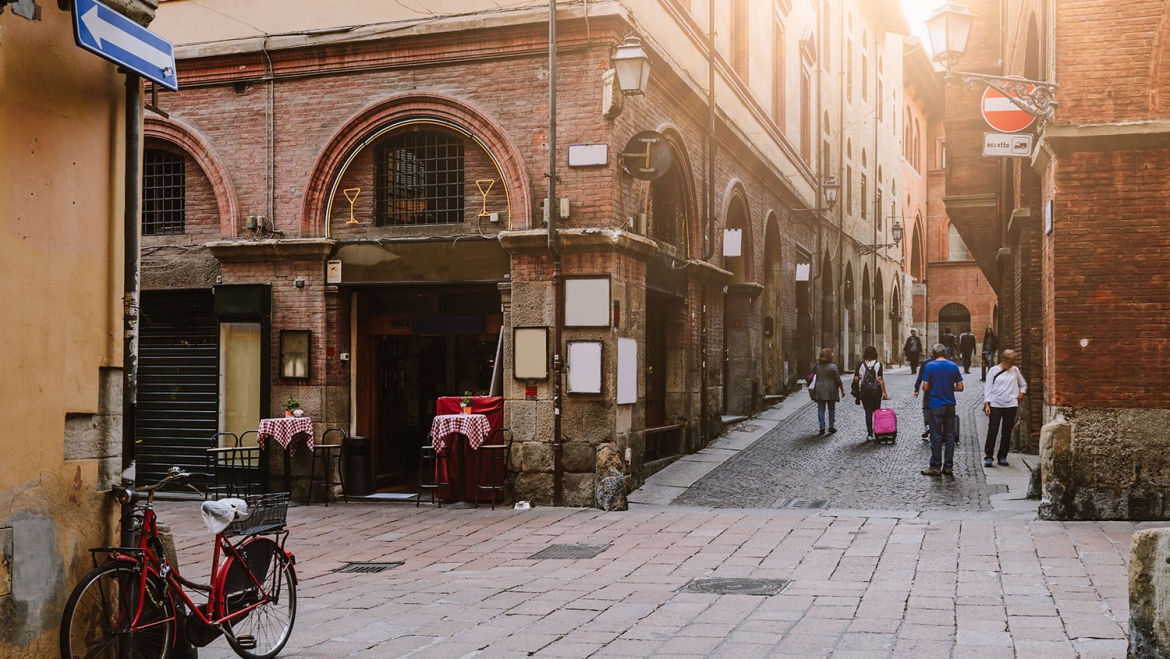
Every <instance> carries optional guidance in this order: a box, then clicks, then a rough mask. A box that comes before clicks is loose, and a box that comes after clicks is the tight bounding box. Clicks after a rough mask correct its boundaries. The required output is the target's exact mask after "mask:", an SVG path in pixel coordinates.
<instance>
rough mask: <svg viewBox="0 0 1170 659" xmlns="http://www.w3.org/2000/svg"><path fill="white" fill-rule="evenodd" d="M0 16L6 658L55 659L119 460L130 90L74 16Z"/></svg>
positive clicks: (1, 639)
mask: <svg viewBox="0 0 1170 659" xmlns="http://www.w3.org/2000/svg"><path fill="white" fill-rule="evenodd" d="M41 4H42V16H41V20H40V21H35V22H34V21H28V20H25V19H23V18H20V17H17V16H14V15H13V14H12V13H11V12H4V13H3V14H0V89H2V90H3V93H0V126H3V127H4V130H2V131H0V186H2V187H3V190H0V275H2V276H0V305H2V306H3V309H4V314H5V323H4V329H3V331H0V355H2V356H0V371H2V372H3V373H4V374H5V377H4V378H2V379H0V400H3V401H4V404H3V410H4V426H5V432H4V433H2V434H0V455H3V456H4V457H3V459H0V538H3V539H4V540H5V542H4V543H3V545H4V546H3V548H2V549H0V551H2V552H3V556H2V557H0V571H3V572H5V574H3V575H0V584H5V585H6V588H0V656H3V657H11V658H13V659H24V658H29V659H31V658H33V657H37V658H40V657H49V656H55V655H56V654H57V628H58V624H59V622H60V615H61V607H62V606H63V604H64V601H65V598H66V597H67V595H68V593H69V589H70V588H71V587H72V584H73V583H74V582H75V581H76V580H77V578H78V577H80V576H81V573H82V572H84V571H85V570H86V569H87V568H88V567H89V565H90V563H89V555H88V552H87V551H86V550H87V549H88V548H89V547H93V546H101V545H102V544H105V543H107V542H109V541H110V540H111V539H112V537H113V536H112V533H113V524H112V521H113V518H112V513H113V508H112V506H111V505H110V503H109V502H108V501H107V499H106V498H105V497H104V496H103V495H102V494H99V492H98V490H99V488H103V487H106V486H108V485H109V481H110V479H111V478H112V475H113V474H112V473H111V472H112V471H114V470H116V468H117V467H119V466H120V458H119V455H118V454H119V453H120V443H119V440H118V437H119V435H120V417H119V415H118V412H120V409H121V402H120V401H121V394H120V388H119V386H118V385H119V383H120V380H121V378H120V370H118V369H117V368H115V367H118V366H120V364H121V359H122V356H121V353H122V345H121V327H120V325H121V317H120V316H121V299H120V296H121V291H122V274H121V259H122V256H121V253H122V230H121V217H122V203H123V197H122V177H121V172H122V171H123V155H122V154H123V147H122V135H121V124H122V122H121V117H122V108H121V105H122V99H123V89H124V84H123V81H122V78H121V76H119V75H117V74H116V73H115V70H114V66H113V65H109V64H107V63H105V62H104V61H102V60H100V59H98V58H97V57H94V56H93V55H90V54H88V53H86V52H84V51H82V50H80V49H79V48H77V47H76V46H75V45H74V44H73V35H72V28H71V25H70V17H69V14H68V13H67V12H62V11H59V10H58V9H57V8H56V4H55V3H43V2H42V3H41Z"/></svg>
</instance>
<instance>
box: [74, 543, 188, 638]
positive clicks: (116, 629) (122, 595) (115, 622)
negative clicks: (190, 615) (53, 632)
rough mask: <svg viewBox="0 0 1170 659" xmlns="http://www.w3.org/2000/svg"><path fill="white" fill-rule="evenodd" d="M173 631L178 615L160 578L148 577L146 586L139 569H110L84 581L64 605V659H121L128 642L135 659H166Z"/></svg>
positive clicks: (117, 566) (115, 565) (103, 567)
mask: <svg viewBox="0 0 1170 659" xmlns="http://www.w3.org/2000/svg"><path fill="white" fill-rule="evenodd" d="M140 608H141V613H139V609H140ZM136 614H137V619H135V615H136ZM132 623H133V628H131V624H132ZM174 629H175V609H174V606H173V605H172V604H171V600H170V598H169V597H168V595H167V589H166V585H165V584H164V583H163V582H162V581H161V580H159V579H158V577H156V576H154V575H147V577H146V581H145V586H144V585H143V580H142V573H141V572H140V571H139V570H138V569H136V568H135V567H133V566H130V565H122V564H118V563H106V564H105V565H101V566H99V567H97V568H95V569H94V570H93V571H91V572H90V573H89V574H87V575H85V577H83V578H82V579H81V581H80V582H78V584H77V586H76V587H75V588H74V589H73V593H72V594H71V595H70V596H69V601H68V602H67V603H66V604H65V613H64V614H63V615H62V617H61V657H62V659H118V657H119V654H118V646H119V644H120V643H122V642H125V643H129V644H130V653H129V656H130V657H131V658H132V659H163V658H164V657H166V655H167V652H168V651H169V650H170V647H171V644H172V642H173V640H174Z"/></svg>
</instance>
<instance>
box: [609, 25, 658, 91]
mask: <svg viewBox="0 0 1170 659" xmlns="http://www.w3.org/2000/svg"><path fill="white" fill-rule="evenodd" d="M609 59H610V62H612V63H613V68H614V69H616V70H617V80H618V87H620V88H621V90H622V93H623V94H625V95H626V96H634V95H637V94H645V93H646V83H647V82H649V81H650V57H649V56H647V55H646V51H645V50H644V49H643V48H642V40H641V39H639V38H638V37H635V36H634V35H632V34H631V35H630V36H628V37H626V39H625V41H622V42H621V43H620V44H619V45H618V47H617V48H615V49H614V52H613V55H612V56H611V57H610V58H609Z"/></svg>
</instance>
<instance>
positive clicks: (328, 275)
mask: <svg viewBox="0 0 1170 659" xmlns="http://www.w3.org/2000/svg"><path fill="white" fill-rule="evenodd" d="M325 283H326V284H340V283H341V261H340V260H337V261H327V262H326V263H325Z"/></svg>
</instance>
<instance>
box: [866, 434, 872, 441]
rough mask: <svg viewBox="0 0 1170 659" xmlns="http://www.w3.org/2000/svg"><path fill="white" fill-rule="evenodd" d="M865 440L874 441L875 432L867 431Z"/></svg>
mask: <svg viewBox="0 0 1170 659" xmlns="http://www.w3.org/2000/svg"><path fill="white" fill-rule="evenodd" d="M865 441H867V442H872V441H873V433H867V434H866V435H865Z"/></svg>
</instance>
